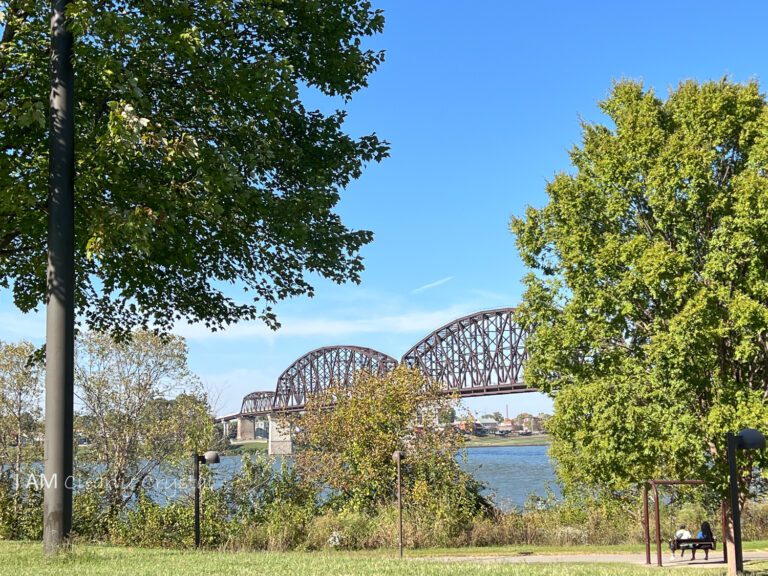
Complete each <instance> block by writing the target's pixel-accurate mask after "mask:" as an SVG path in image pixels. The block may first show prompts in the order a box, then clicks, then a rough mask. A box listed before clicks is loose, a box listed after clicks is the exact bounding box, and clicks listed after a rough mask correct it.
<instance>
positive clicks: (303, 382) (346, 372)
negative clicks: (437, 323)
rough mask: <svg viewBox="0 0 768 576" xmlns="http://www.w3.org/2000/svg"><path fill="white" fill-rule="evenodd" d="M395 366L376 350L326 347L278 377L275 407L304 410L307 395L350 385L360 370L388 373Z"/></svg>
mask: <svg viewBox="0 0 768 576" xmlns="http://www.w3.org/2000/svg"><path fill="white" fill-rule="evenodd" d="M395 366H397V360H395V359H394V358H392V357H391V356H389V355H387V354H384V353H383V352H379V351H378V350H374V349H373V348H365V347H362V346H325V347H323V348H318V349H317V350H312V351H311V352H308V353H306V354H305V355H304V356H302V357H301V358H298V359H297V360H296V361H295V362H294V363H293V364H291V365H290V366H289V367H288V368H286V370H285V371H284V372H283V373H282V374H281V375H280V376H279V377H278V379H277V387H276V389H275V397H274V401H273V405H272V408H273V410H276V411H297V410H302V409H303V408H304V404H305V402H306V400H307V396H310V395H314V394H318V393H320V392H323V391H324V390H326V389H328V388H329V387H330V386H331V385H333V384H336V385H341V386H349V385H350V384H351V383H352V379H353V378H354V374H355V372H357V371H358V370H367V371H368V372H371V373H373V374H386V373H387V372H389V371H390V370H392V369H394V368H395Z"/></svg>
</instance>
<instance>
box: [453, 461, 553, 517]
mask: <svg viewBox="0 0 768 576" xmlns="http://www.w3.org/2000/svg"><path fill="white" fill-rule="evenodd" d="M548 449H549V446H484V447H478V448H468V449H467V460H466V462H463V463H462V464H463V466H464V468H465V469H466V470H467V471H468V472H470V473H471V474H472V475H473V476H474V477H475V478H476V479H477V480H479V481H480V482H482V483H483V484H484V485H485V486H486V489H485V492H484V493H485V494H486V495H488V496H491V498H492V499H493V501H494V502H495V503H496V504H497V505H498V506H499V507H500V508H502V509H503V510H509V509H510V508H514V507H522V506H523V504H524V503H525V501H526V500H527V499H528V496H529V495H531V494H536V495H537V496H544V495H545V494H546V491H547V487H549V488H550V489H551V490H552V491H553V492H554V493H555V494H556V495H559V491H558V489H557V485H556V483H555V472H554V470H553V468H552V462H551V461H550V459H549V456H548V455H547V450H548Z"/></svg>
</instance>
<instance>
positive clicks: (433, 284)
mask: <svg viewBox="0 0 768 576" xmlns="http://www.w3.org/2000/svg"><path fill="white" fill-rule="evenodd" d="M451 280H453V276H446V277H445V278H441V279H440V280H435V281H434V282H430V283H429V284H424V286H419V287H418V288H416V289H415V290H412V291H411V294H419V293H420V292H425V291H427V290H430V289H432V288H437V287H438V286H442V285H443V284H445V283H446V282H450V281H451Z"/></svg>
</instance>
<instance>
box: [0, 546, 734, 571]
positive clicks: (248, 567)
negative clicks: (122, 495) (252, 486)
mask: <svg viewBox="0 0 768 576" xmlns="http://www.w3.org/2000/svg"><path fill="white" fill-rule="evenodd" d="M537 550H538V551H540V552H544V551H545V549H537ZM547 550H548V549H547ZM568 550H569V551H572V550H571V549H568ZM592 551H595V552H596V551H598V550H596V549H593V550H592ZM431 552H432V553H433V554H434V553H437V554H441V555H442V554H443V553H444V552H445V551H436V550H433V551H431ZM498 552H500V551H499V550H497V553H498ZM388 555H389V556H394V551H388ZM675 572H679V569H675V568H672V569H652V573H653V574H654V575H659V576H662V575H667V574H672V573H675ZM724 573H725V571H724V568H723V569H719V568H717V569H695V568H687V569H686V570H685V575H686V576H703V575H705V574H707V575H710V576H716V575H721V574H724ZM69 574H75V575H78V576H102V575H103V576H119V575H144V574H146V575H158V576H164V575H169V576H170V575H174V576H175V575H198V574H199V575H211V576H214V575H215V576H219V575H221V574H227V575H228V576H230V575H243V576H245V575H249V576H250V575H253V574H263V575H265V576H267V575H269V576H272V575H286V576H288V575H290V576H293V575H296V576H299V575H300V576H369V575H371V576H372V575H382V576H390V575H391V576H398V575H404V576H405V575H408V576H412V575H418V576H422V575H423V576H432V575H435V576H437V575H440V576H475V575H478V576H479V575H483V576H485V575H487V576H491V575H499V574H508V575H513V576H523V575H525V576H545V575H552V576H555V575H562V576H598V575H616V576H639V575H642V574H644V575H648V574H649V569H648V568H646V567H644V566H632V565H622V564H522V565H520V564H517V565H516V564H495V563H494V564H483V563H480V562H476V563H473V562H461V563H445V562H438V561H435V560H429V559H426V558H417V557H407V558H406V559H405V560H402V561H401V560H397V559H396V558H391V557H390V558H387V557H385V556H384V554H383V553H382V554H377V555H375V556H374V555H370V554H358V553H345V552H336V553H319V552H318V553H302V552H290V553H274V552H270V553H267V552H252V553H245V552H194V551H178V550H154V549H138V548H118V547H111V546H86V545H79V546H76V547H75V548H74V550H73V551H71V552H68V553H65V554H62V555H61V556H60V557H58V558H54V559H49V560H46V559H44V558H43V557H42V545H41V544H40V543H39V542H0V575H8V576H26V575H35V576H58V575H61V576H64V575H69Z"/></svg>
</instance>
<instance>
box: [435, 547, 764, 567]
mask: <svg viewBox="0 0 768 576" xmlns="http://www.w3.org/2000/svg"><path fill="white" fill-rule="evenodd" d="M666 552H667V553H666V554H665V555H664V556H662V563H663V565H664V567H668V568H673V567H679V568H684V567H692V568H693V567H695V568H720V569H722V568H723V567H724V566H725V563H724V562H723V553H722V551H713V552H710V554H709V560H704V555H703V554H702V555H701V556H697V558H696V560H691V557H690V554H688V555H686V556H685V557H684V558H680V556H676V557H675V558H674V560H673V559H672V558H670V556H669V551H666ZM423 559H424V560H439V561H441V562H456V563H461V562H467V563H471V564H533V563H559V562H563V563H569V564H578V563H589V564H611V563H619V564H640V565H645V553H643V554H603V553H600V554H510V555H502V554H498V555H487V556H432V557H425V558H423ZM758 560H768V552H744V564H745V565H746V567H749V562H754V561H758ZM651 563H652V566H656V552H655V551H652V552H651Z"/></svg>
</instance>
